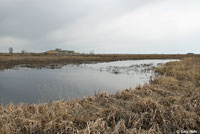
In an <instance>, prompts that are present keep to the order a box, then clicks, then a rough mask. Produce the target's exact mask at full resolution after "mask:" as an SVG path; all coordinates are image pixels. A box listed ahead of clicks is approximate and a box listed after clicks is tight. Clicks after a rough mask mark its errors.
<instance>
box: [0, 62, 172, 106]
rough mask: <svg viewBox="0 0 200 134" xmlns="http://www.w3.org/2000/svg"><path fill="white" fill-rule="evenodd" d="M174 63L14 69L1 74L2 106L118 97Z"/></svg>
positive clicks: (130, 63) (108, 63) (0, 99)
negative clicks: (105, 94) (102, 95)
mask: <svg viewBox="0 0 200 134" xmlns="http://www.w3.org/2000/svg"><path fill="white" fill-rule="evenodd" d="M169 61H174V60H170V59H169V60H129V61H116V62H106V63H96V64H80V65H66V66H63V67H61V68H55V69H49V68H42V69H34V68H26V67H15V68H14V69H8V70H4V71H0V103H1V104H4V105H5V104H8V103H9V102H13V103H14V104H18V103H21V102H26V103H40V102H48V101H51V100H58V99H72V98H82V97H84V96H89V95H93V94H95V92H99V91H101V92H104V91H106V92H108V93H116V92H117V91H118V90H123V89H129V88H135V87H136V86H138V85H144V84H145V83H148V82H149V79H150V77H154V76H155V73H154V71H153V67H155V66H158V65H160V64H164V63H167V62H169Z"/></svg>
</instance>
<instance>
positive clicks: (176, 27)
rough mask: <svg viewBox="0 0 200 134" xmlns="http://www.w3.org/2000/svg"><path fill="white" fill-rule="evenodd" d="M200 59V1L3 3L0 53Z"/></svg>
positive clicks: (5, 0) (7, 0)
mask: <svg viewBox="0 0 200 134" xmlns="http://www.w3.org/2000/svg"><path fill="white" fill-rule="evenodd" d="M9 47H13V49H14V51H15V52H16V51H19V52H20V51H21V50H22V49H23V50H26V51H32V52H42V51H46V50H50V49H55V48H62V49H67V50H75V51H78V52H90V51H94V52H95V53H187V52H194V53H200V0H0V52H7V51H8V48H9Z"/></svg>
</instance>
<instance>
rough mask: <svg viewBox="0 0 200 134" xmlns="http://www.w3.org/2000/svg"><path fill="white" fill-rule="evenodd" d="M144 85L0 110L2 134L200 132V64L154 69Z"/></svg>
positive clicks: (198, 61)
mask: <svg viewBox="0 0 200 134" xmlns="http://www.w3.org/2000/svg"><path fill="white" fill-rule="evenodd" d="M156 71H157V72H158V73H160V74H162V75H161V76H160V77H157V78H156V79H155V80H154V81H152V82H151V83H150V84H148V85H144V86H143V87H141V86H138V87H137V88H136V89H127V90H123V91H119V92H117V93H116V94H107V93H98V94H95V95H94V96H88V97H85V98H83V99H73V100H71V101H64V100H60V101H53V102H49V103H41V104H32V105H31V104H24V103H22V104H19V105H13V104H12V103H11V104H9V105H7V106H0V133H1V134H43V133H44V134H134V133H135V134H136V133H140V134H142V133H149V134H154V133H160V134H161V133H162V134H163V133H164V134H168V133H181V130H188V131H189V130H195V132H197V133H199V132H200V58H185V59H183V60H181V61H178V62H170V63H167V64H166V65H162V66H160V67H158V68H156Z"/></svg>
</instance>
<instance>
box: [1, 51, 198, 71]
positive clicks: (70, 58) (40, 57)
mask: <svg viewBox="0 0 200 134" xmlns="http://www.w3.org/2000/svg"><path fill="white" fill-rule="evenodd" d="M196 56H199V55H175V54H174V55H173V54H171V55H164V54H141V55H140V54H79V55H67V56H66V55H56V54H47V53H40V54H36V53H21V54H16V53H15V54H14V53H12V54H0V70H3V69H9V68H13V67H15V66H16V65H25V66H26V67H38V68H41V67H46V66H51V67H52V68H53V67H54V66H57V65H65V64H70V63H73V64H80V63H91V62H108V61H117V60H139V59H181V58H184V57H196Z"/></svg>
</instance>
